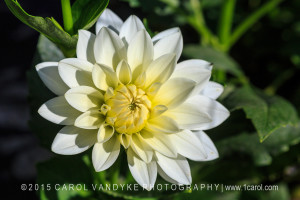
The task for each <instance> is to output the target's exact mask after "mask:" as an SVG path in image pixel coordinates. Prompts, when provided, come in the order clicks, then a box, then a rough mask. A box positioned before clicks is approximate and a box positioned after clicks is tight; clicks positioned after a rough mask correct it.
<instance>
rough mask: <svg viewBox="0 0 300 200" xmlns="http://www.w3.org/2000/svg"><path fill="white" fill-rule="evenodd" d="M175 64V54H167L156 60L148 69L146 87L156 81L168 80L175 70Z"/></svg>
mask: <svg viewBox="0 0 300 200" xmlns="http://www.w3.org/2000/svg"><path fill="white" fill-rule="evenodd" d="M175 66H176V59H175V54H165V55H163V56H161V57H159V58H157V59H156V60H154V61H153V62H152V63H151V64H150V65H149V67H148V68H147V71H146V76H147V79H146V87H148V86H150V85H151V84H153V83H156V82H157V83H164V82H166V81H167V80H168V79H169V78H170V76H171V75H172V73H173V72H174V69H175Z"/></svg>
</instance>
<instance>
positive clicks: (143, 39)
mask: <svg viewBox="0 0 300 200" xmlns="http://www.w3.org/2000/svg"><path fill="white" fill-rule="evenodd" d="M127 59H128V64H129V66H130V67H131V71H132V72H134V70H135V69H137V68H141V69H145V67H146V66H147V65H148V64H149V63H150V62H151V61H152V59H153V44H152V41H151V38H150V36H149V34H148V33H147V31H146V30H140V31H139V32H137V33H136V34H135V35H134V37H133V38H132V40H131V41H130V43H129V45H128V50H127Z"/></svg>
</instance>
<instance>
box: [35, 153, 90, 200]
mask: <svg viewBox="0 0 300 200" xmlns="http://www.w3.org/2000/svg"><path fill="white" fill-rule="evenodd" d="M37 173H38V176H37V184H39V186H42V187H43V188H40V190H39V193H40V196H41V197H42V198H41V199H44V200H46V199H47V200H57V199H64V200H71V199H86V198H87V197H90V196H91V195H93V189H92V184H93V178H92V175H91V173H90V169H89V168H88V167H87V166H86V165H85V164H84V162H83V161H82V158H81V156H80V155H78V156H59V157H56V158H53V159H51V160H48V161H45V162H42V163H39V164H38V165H37ZM70 187H71V188H70ZM72 188H73V189H72Z"/></svg>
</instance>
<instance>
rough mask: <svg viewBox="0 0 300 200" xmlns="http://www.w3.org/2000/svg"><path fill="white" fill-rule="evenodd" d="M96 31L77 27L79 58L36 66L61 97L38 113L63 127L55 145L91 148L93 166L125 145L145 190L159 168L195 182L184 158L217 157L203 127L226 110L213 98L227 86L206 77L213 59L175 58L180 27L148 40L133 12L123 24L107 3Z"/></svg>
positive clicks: (172, 178) (67, 151)
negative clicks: (184, 59) (107, 6)
mask: <svg viewBox="0 0 300 200" xmlns="http://www.w3.org/2000/svg"><path fill="white" fill-rule="evenodd" d="M96 32H97V34H96V35H94V34H93V33H91V32H89V31H85V30H80V31H79V39H78V44H77V51H76V52H77V58H66V59H63V60H61V61H60V62H43V63H40V64H38V65H37V66H36V69H37V72H38V74H39V76H40V78H41V80H42V81H43V82H44V84H45V85H46V86H47V87H48V88H49V89H50V90H51V91H52V92H53V93H55V94H56V95H58V97H55V98H53V99H50V100H49V101H47V102H46V103H45V104H43V105H42V106H41V107H40V109H39V110H38V112H39V114H40V115H41V116H42V117H44V118H45V119H47V120H49V121H51V122H53V123H56V124H60V125H64V127H63V128H62V129H61V130H60V131H59V132H58V134H57V135H56V137H55V139H54V141H53V144H52V151H53V152H55V153H57V154H63V155H74V154H78V153H81V152H83V151H85V150H87V149H88V148H90V147H92V146H93V152H92V163H93V166H94V168H95V170H96V171H103V170H106V169H107V168H109V167H110V166H112V165H113V163H114V162H115V161H116V159H117V158H118V155H119V152H120V149H121V148H122V147H121V146H123V148H124V149H125V152H126V154H127V160H128V166H129V169H130V171H131V173H132V175H133V177H134V178H135V180H136V181H137V182H138V183H139V184H140V185H141V186H142V187H144V188H146V189H147V190H150V189H151V188H152V187H153V185H154V183H155V180H156V177H157V173H159V174H160V176H161V177H162V178H164V179H165V180H167V181H169V182H171V183H176V184H191V182H192V178H191V172H190V167H189V164H188V161H187V159H186V158H188V159H191V160H195V161H208V160H212V159H215V158H217V157H218V151H217V149H216V148H215V146H214V144H213V142H212V141H211V139H210V138H209V137H208V136H207V135H206V134H205V133H204V132H203V130H207V129H211V128H213V127H216V126H218V125H219V124H221V123H222V122H223V121H224V120H225V119H226V118H227V117H228V116H229V112H228V110H227V109H226V108H225V107H224V106H222V105H221V104H220V103H218V102H217V101H216V100H215V99H216V98H218V97H219V95H220V94H221V93H222V92H223V87H222V86H221V85H220V84H218V83H215V82H210V81H209V79H210V76H211V70H212V66H211V63H208V62H206V61H203V60H196V59H194V60H187V61H183V62H180V63H178V64H177V61H178V59H179V57H180V55H181V52H182V48H183V40H182V35H181V32H180V30H179V28H172V29H168V30H166V31H163V32H161V33H158V34H157V35H156V36H155V37H153V38H151V37H150V36H149V34H148V33H147V31H146V30H145V27H144V25H143V23H142V22H141V20H140V19H139V18H137V17H136V16H134V15H133V16H130V17H129V18H128V19H127V20H126V21H125V22H124V23H123V21H122V20H121V19H120V18H119V17H118V16H117V15H116V14H114V13H113V12H112V11H110V10H109V9H106V10H105V11H104V12H103V14H102V15H101V17H100V18H99V20H98V22H97V24H96Z"/></svg>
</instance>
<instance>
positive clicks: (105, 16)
mask: <svg viewBox="0 0 300 200" xmlns="http://www.w3.org/2000/svg"><path fill="white" fill-rule="evenodd" d="M122 25H123V20H122V19H121V18H120V17H119V16H118V15H116V14H115V13H114V12H113V11H111V10H110V9H108V8H106V9H105V10H104V11H103V12H102V14H101V15H100V17H99V19H98V21H97V23H96V33H99V31H100V29H101V28H102V27H108V28H110V29H112V30H113V31H115V32H117V33H118V32H119V31H120V29H121V26H122Z"/></svg>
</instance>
